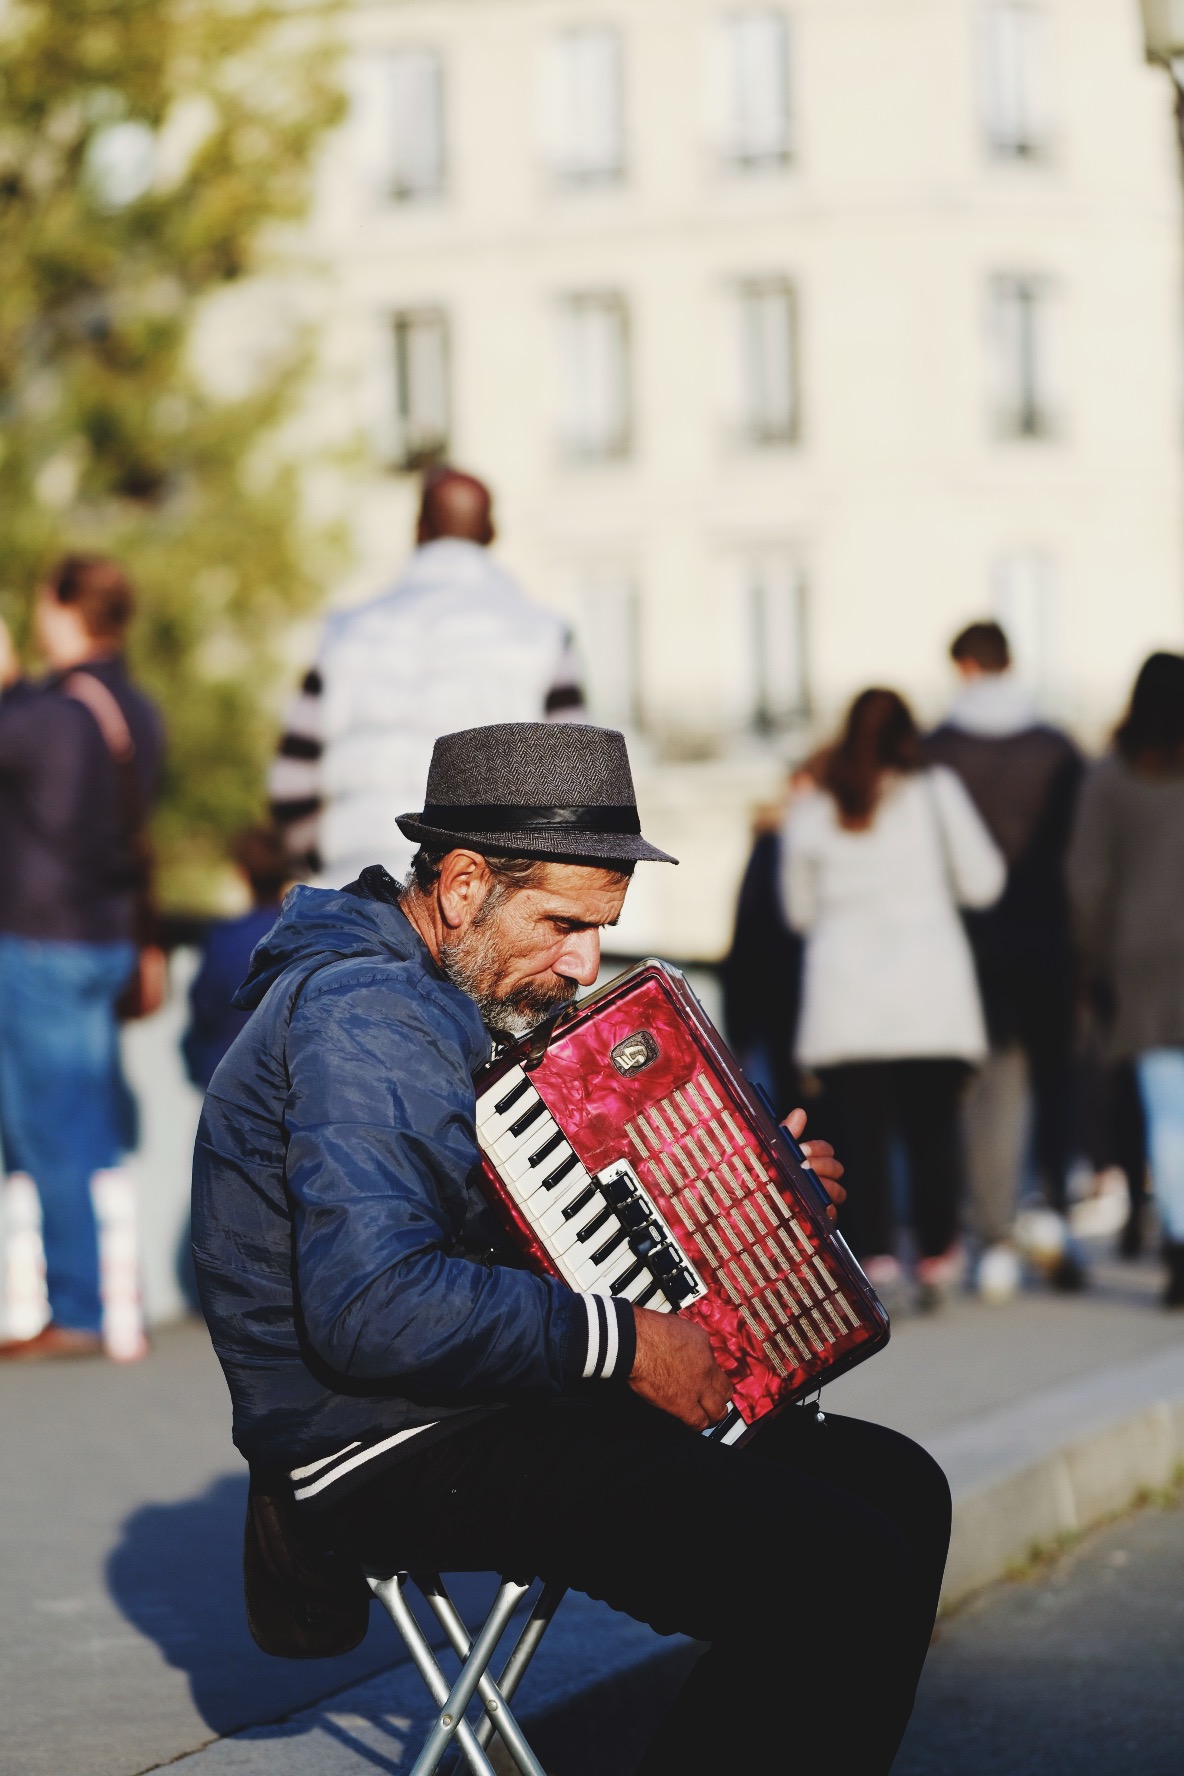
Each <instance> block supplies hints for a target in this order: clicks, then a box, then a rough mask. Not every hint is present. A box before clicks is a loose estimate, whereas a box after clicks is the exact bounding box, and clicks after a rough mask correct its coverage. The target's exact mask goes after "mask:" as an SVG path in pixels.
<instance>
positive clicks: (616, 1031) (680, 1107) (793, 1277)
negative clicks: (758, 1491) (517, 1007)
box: [476, 962, 888, 1428]
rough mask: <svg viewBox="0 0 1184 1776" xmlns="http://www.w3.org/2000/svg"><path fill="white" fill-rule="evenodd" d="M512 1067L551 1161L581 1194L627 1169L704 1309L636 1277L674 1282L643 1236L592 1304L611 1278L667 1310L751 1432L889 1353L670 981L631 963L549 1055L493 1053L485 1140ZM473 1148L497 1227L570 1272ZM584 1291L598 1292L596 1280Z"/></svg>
mask: <svg viewBox="0 0 1184 1776" xmlns="http://www.w3.org/2000/svg"><path fill="white" fill-rule="evenodd" d="M540 1048H541V1052H540ZM518 1069H524V1071H525V1076H526V1079H527V1081H528V1087H532V1088H533V1091H534V1093H537V1096H538V1098H540V1099H541V1100H542V1104H543V1106H545V1110H546V1111H547V1112H549V1113H550V1117H551V1118H553V1120H554V1123H555V1124H556V1125H557V1129H558V1131H559V1132H560V1133H561V1134H562V1136H563V1138H564V1141H565V1142H566V1144H567V1145H566V1147H564V1146H563V1145H562V1143H559V1142H557V1140H556V1138H555V1137H554V1136H552V1138H551V1139H550V1141H549V1142H548V1143H547V1145H548V1147H549V1148H553V1149H556V1150H557V1151H559V1152H567V1151H568V1149H570V1150H571V1152H574V1155H575V1156H576V1158H577V1159H578V1161H579V1162H580V1164H581V1165H582V1167H583V1168H584V1170H585V1171H586V1172H587V1173H588V1174H589V1180H588V1191H591V1190H593V1189H603V1188H604V1186H603V1184H602V1182H601V1181H602V1179H603V1178H604V1176H605V1174H609V1175H610V1176H611V1175H612V1169H613V1168H614V1167H616V1168H617V1171H618V1172H619V1173H620V1174H621V1175H622V1176H625V1175H626V1174H625V1168H622V1167H620V1166H619V1164H618V1162H621V1161H627V1162H628V1166H629V1168H631V1169H630V1171H629V1173H628V1176H629V1177H632V1179H633V1180H634V1185H633V1186H630V1185H629V1183H628V1182H626V1184H625V1185H624V1187H623V1188H624V1189H625V1190H626V1191H628V1190H629V1189H630V1188H635V1186H636V1183H637V1182H640V1185H641V1187H642V1189H641V1191H640V1192H639V1193H638V1197H639V1199H645V1198H648V1199H649V1201H648V1208H652V1209H656V1210H657V1211H658V1215H657V1217H656V1218H654V1220H653V1225H652V1227H651V1232H650V1240H651V1246H652V1237H654V1236H656V1237H658V1238H659V1240H660V1241H664V1242H665V1243H666V1244H669V1241H668V1240H667V1237H666V1236H667V1235H668V1234H672V1235H673V1239H674V1241H675V1242H677V1247H678V1249H679V1252H680V1253H681V1256H682V1258H683V1260H685V1261H689V1265H690V1266H691V1267H692V1269H693V1273H694V1275H695V1277H696V1279H697V1288H696V1293H697V1295H698V1298H697V1299H687V1298H686V1292H687V1281H686V1277H685V1275H684V1277H683V1281H682V1283H681V1284H679V1285H678V1286H677V1287H675V1286H674V1285H667V1284H664V1283H663V1284H660V1283H657V1282H655V1281H654V1280H653V1278H651V1276H650V1274H649V1272H648V1271H646V1270H645V1268H644V1264H645V1262H650V1261H652V1262H654V1263H655V1264H656V1265H661V1264H663V1263H665V1264H666V1265H667V1266H669V1265H670V1263H671V1262H672V1260H671V1258H670V1257H666V1258H665V1259H658V1258H656V1257H655V1258H654V1259H653V1260H645V1261H643V1260H642V1259H641V1258H638V1257H636V1256H635V1254H636V1253H637V1252H639V1251H641V1250H642V1249H643V1248H644V1247H645V1245H646V1240H647V1236H646V1235H645V1234H644V1232H643V1233H642V1234H641V1235H640V1236H639V1235H638V1234H637V1233H635V1232H629V1231H628V1230H626V1231H624V1232H618V1233H616V1235H615V1237H616V1238H617V1240H618V1252H619V1256H618V1257H615V1258H614V1257H610V1258H609V1259H607V1260H606V1261H605V1264H606V1270H605V1276H606V1279H607V1280H606V1281H605V1283H604V1285H603V1292H620V1291H621V1285H622V1279H627V1278H630V1277H635V1279H636V1280H635V1281H630V1282H629V1284H628V1286H629V1289H630V1291H631V1293H630V1295H629V1298H630V1299H633V1300H635V1301H638V1302H639V1303H640V1304H644V1305H656V1306H659V1307H664V1308H669V1307H672V1306H677V1307H678V1310H679V1311H680V1312H682V1313H683V1314H684V1315H686V1316H687V1317H689V1318H691V1319H694V1320H697V1321H698V1322H699V1323H700V1324H701V1325H702V1326H704V1327H705V1329H706V1330H707V1332H708V1335H709V1336H710V1338H711V1341H712V1345H713V1347H714V1350H715V1354H716V1359H717V1361H718V1362H719V1364H720V1366H721V1368H723V1370H724V1371H725V1373H726V1374H727V1375H728V1376H729V1378H730V1380H731V1383H732V1388H733V1397H734V1402H735V1405H736V1407H737V1408H738V1410H739V1412H740V1414H741V1416H742V1417H743V1418H744V1420H745V1421H746V1422H747V1423H748V1424H752V1423H753V1422H754V1421H755V1420H756V1419H758V1418H761V1417H763V1416H765V1415H766V1414H767V1413H769V1412H771V1411H774V1410H775V1409H777V1408H778V1407H781V1406H784V1405H786V1404H788V1403H789V1402H790V1401H792V1400H795V1399H799V1398H801V1397H802V1396H803V1395H806V1394H809V1393H811V1392H812V1391H813V1390H814V1389H815V1388H817V1387H819V1386H821V1385H822V1384H823V1383H824V1382H826V1381H828V1380H830V1379H832V1378H833V1377H834V1376H836V1375H838V1374H840V1373H842V1372H843V1371H844V1370H846V1369H849V1368H851V1367H852V1366H853V1365H854V1364H856V1363H859V1362H862V1361H863V1360H864V1359H865V1358H866V1357H869V1356H871V1355H872V1354H873V1353H874V1352H875V1351H877V1350H880V1349H881V1348H882V1347H883V1345H884V1344H885V1343H886V1342H887V1339H888V1317H887V1315H886V1313H885V1311H884V1309H883V1307H882V1305H881V1303H880V1302H879V1300H878V1299H877V1297H876V1295H875V1292H874V1291H873V1290H872V1288H871V1285H870V1284H869V1283H868V1281H867V1279H866V1278H865V1277H864V1275H863V1272H862V1271H861V1270H860V1268H859V1266H858V1264H857V1263H856V1262H855V1259H854V1258H853V1257H852V1255H851V1253H850V1251H849V1250H848V1248H847V1246H846V1243H845V1242H844V1241H843V1239H842V1238H841V1236H840V1235H839V1234H838V1233H837V1232H836V1231H835V1229H834V1228H833V1227H832V1226H831V1224H830V1223H829V1222H828V1220H827V1219H826V1215H825V1198H824V1196H823V1193H822V1190H821V1186H820V1185H819V1184H818V1182H817V1180H816V1179H814V1178H813V1176H812V1174H810V1173H809V1172H808V1171H807V1170H806V1169H805V1168H804V1167H803V1166H802V1165H801V1164H800V1163H799V1160H798V1158H797V1157H796V1156H795V1154H794V1152H793V1151H792V1145H791V1143H789V1142H787V1141H786V1139H785V1138H784V1137H783V1135H782V1134H781V1132H780V1131H779V1130H778V1128H777V1125H776V1123H775V1122H774V1120H773V1118H772V1116H771V1115H770V1114H769V1113H768V1111H767V1110H766V1109H765V1107H764V1105H763V1104H762V1103H761V1102H760V1100H759V1099H758V1098H757V1097H756V1095H755V1094H754V1093H753V1092H752V1090H751V1088H750V1087H749V1086H748V1084H747V1083H746V1081H745V1080H744V1078H743V1076H742V1075H741V1073H740V1071H739V1069H738V1068H737V1066H736V1064H735V1062H734V1061H733V1059H732V1057H731V1055H730V1054H729V1052H728V1050H727V1048H726V1046H725V1044H724V1042H723V1040H722V1038H721V1037H720V1035H719V1034H718V1032H717V1031H716V1030H715V1029H714V1027H713V1026H712V1024H711V1023H710V1021H709V1019H708V1018H707V1016H706V1014H705V1013H704V1011H703V1009H702V1007H701V1006H700V1005H699V1002H698V1000H697V999H696V998H695V996H694V994H693V993H692V992H691V990H690V988H689V987H688V986H687V984H686V982H685V980H684V979H683V977H682V975H681V974H680V973H679V972H678V971H677V970H675V969H671V968H669V967H668V966H667V965H665V964H663V963H660V962H645V963H642V964H640V965H639V966H638V967H636V968H634V969H631V970H630V971H629V972H628V973H627V974H624V975H621V976H619V977H618V978H617V979H616V980H614V981H612V982H610V983H609V984H608V985H607V986H606V987H604V988H602V989H601V990H600V991H599V992H598V993H596V994H594V995H592V996H591V997H590V998H589V999H586V1000H585V1001H583V1003H582V1004H581V1005H580V1006H579V1007H578V1008H577V1009H576V1010H575V1012H574V1013H573V1014H572V1015H570V1017H569V1018H568V1019H567V1020H566V1021H563V1022H561V1023H560V1024H559V1025H558V1027H557V1028H556V1029H555V1031H554V1032H553V1034H552V1035H551V1037H550V1039H549V1040H548V1041H547V1042H546V1045H545V1047H544V1046H542V1044H541V1043H540V1042H539V1040H538V1039H531V1038H528V1039H526V1040H524V1041H523V1042H521V1043H519V1044H517V1045H515V1046H514V1047H513V1048H511V1049H509V1050H506V1051H504V1052H503V1053H502V1054H501V1055H500V1056H499V1057H498V1058H497V1059H496V1060H495V1061H493V1062H492V1063H491V1064H490V1065H489V1067H487V1068H486V1069H484V1071H483V1072H482V1074H480V1075H479V1076H478V1078H477V1081H476V1085H477V1092H478V1098H479V1114H478V1134H479V1138H480V1137H481V1135H482V1131H481V1113H480V1102H484V1104H485V1105H490V1104H492V1103H494V1102H495V1101H496V1100H495V1098H494V1090H493V1088H495V1087H496V1086H497V1085H498V1083H499V1082H500V1081H504V1080H506V1079H507V1077H508V1076H513V1078H515V1079H518V1078H519V1077H520V1075H519V1073H518V1072H517V1071H516V1070H518ZM518 1089H523V1088H521V1087H519V1088H518ZM530 1101H531V1102H533V1101H534V1100H533V1099H531V1100H530ZM512 1114H513V1112H512V1111H507V1112H506V1113H505V1115H506V1116H510V1115H512ZM536 1114H538V1115H540V1116H541V1115H542V1112H539V1111H537V1110H536ZM487 1120H488V1119H487ZM503 1120H504V1118H503ZM539 1126H540V1127H542V1126H544V1125H543V1124H542V1123H541V1122H540V1125H539ZM545 1126H546V1127H547V1128H548V1129H549V1128H550V1124H549V1122H548V1123H546V1125H545ZM524 1143H525V1137H519V1146H520V1148H521V1147H522V1146H523V1145H524ZM482 1147H483V1150H484V1168H485V1174H486V1182H487V1187H488V1190H489V1193H490V1196H491V1198H492V1199H493V1201H494V1203H495V1205H496V1206H497V1207H498V1209H499V1210H500V1212H501V1213H502V1215H503V1216H504V1218H505V1220H506V1223H507V1225H508V1226H509V1227H510V1229H511V1231H512V1232H513V1233H514V1234H515V1236H516V1237H517V1239H518V1240H519V1241H520V1243H521V1244H522V1245H523V1246H524V1247H525V1249H526V1251H527V1252H528V1253H529V1255H530V1256H531V1258H532V1259H533V1260H534V1262H535V1263H536V1264H538V1265H539V1266H540V1268H542V1269H544V1270H547V1271H550V1272H551V1273H552V1274H557V1275H563V1274H565V1269H564V1265H565V1263H567V1264H569V1266H570V1262H573V1261H574V1260H573V1255H572V1252H569V1253H568V1255H567V1257H566V1258H565V1259H563V1260H560V1259H557V1258H556V1256H555V1255H554V1253H553V1251H552V1250H551V1249H550V1247H549V1244H548V1240H547V1239H545V1238H544V1237H542V1236H541V1235H540V1232H539V1209H540V1204H542V1205H544V1206H545V1204H546V1201H547V1200H548V1196H547V1192H546V1191H545V1190H544V1189H542V1188H538V1187H535V1188H534V1193H533V1195H532V1196H529V1197H528V1193H527V1187H526V1185H525V1184H524V1183H520V1184H516V1185H511V1183H510V1182H509V1180H508V1178H506V1177H503V1175H502V1171H501V1170H499V1162H498V1160H497V1158H496V1156H495V1155H493V1153H492V1152H491V1147H490V1145H489V1144H487V1141H486V1139H485V1138H482ZM526 1163H535V1162H526ZM503 1169H504V1168H503ZM560 1169H562V1168H560ZM539 1175H540V1177H541V1176H542V1175H543V1174H542V1171H541V1170H540V1174H539ZM531 1182H532V1186H533V1185H534V1184H535V1181H534V1180H533V1179H532V1180H531ZM557 1188H562V1186H559V1187H557ZM588 1191H585V1192H584V1193H583V1194H584V1195H587V1194H588ZM595 1206H596V1207H597V1208H599V1207H600V1200H599V1198H598V1199H597V1202H596V1205H595ZM617 1212H621V1211H617ZM644 1212H645V1211H644V1210H643V1209H642V1208H640V1207H639V1208H637V1209H636V1211H635V1214H636V1215H637V1216H641V1215H642V1214H643V1213H644ZM554 1218H555V1217H554V1216H552V1220H554ZM598 1220H599V1221H601V1222H602V1223H603V1224H604V1226H605V1227H607V1229H608V1231H609V1232H610V1234H612V1232H613V1230H614V1229H615V1228H616V1226H617V1223H616V1221H615V1219H614V1212H613V1211H611V1210H609V1211H607V1213H606V1212H602V1213H601V1214H600V1215H599V1216H598ZM659 1224H660V1225H659ZM597 1237H598V1238H599V1234H598V1236H597ZM573 1250H574V1249H573ZM585 1268H586V1266H585ZM614 1271H615V1273H616V1283H617V1287H616V1289H615V1290H614V1289H613V1285H612V1280H611V1278H612V1273H613V1272H614ZM643 1285H644V1288H643ZM581 1286H585V1287H587V1286H591V1287H593V1288H595V1289H601V1288H602V1284H601V1283H600V1281H599V1280H598V1281H595V1282H592V1283H591V1285H589V1284H588V1283H586V1282H582V1283H581ZM700 1289H701V1292H699V1291H700ZM663 1290H665V1291H666V1295H664V1294H663ZM639 1291H641V1292H640V1293H639ZM646 1291H648V1293H647V1292H646ZM680 1292H681V1293H682V1294H683V1300H682V1301H681V1302H680V1300H679V1294H680ZM666 1296H668V1298H666ZM737 1428H739V1427H737Z"/></svg>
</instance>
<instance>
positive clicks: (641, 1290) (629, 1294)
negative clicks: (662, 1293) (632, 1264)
mask: <svg viewBox="0 0 1184 1776" xmlns="http://www.w3.org/2000/svg"><path fill="white" fill-rule="evenodd" d="M613 1280H614V1282H615V1281H616V1278H615V1277H614V1279H613ZM653 1280H654V1279H653V1277H652V1276H651V1275H650V1273H649V1271H648V1270H647V1269H646V1268H645V1266H644V1265H643V1266H642V1269H641V1271H640V1272H639V1274H638V1275H637V1276H635V1277H634V1279H633V1281H632V1282H631V1283H627V1284H626V1286H625V1287H624V1288H623V1289H622V1290H621V1295H620V1299H621V1300H622V1301H636V1300H637V1297H638V1296H639V1295H644V1294H645V1291H646V1290H647V1289H648V1288H649V1286H650V1284H651V1283H652V1282H653Z"/></svg>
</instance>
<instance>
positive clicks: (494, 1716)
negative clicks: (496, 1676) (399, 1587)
mask: <svg viewBox="0 0 1184 1776" xmlns="http://www.w3.org/2000/svg"><path fill="white" fill-rule="evenodd" d="M416 1583H417V1584H418V1585H419V1588H420V1590H421V1591H422V1592H423V1594H424V1596H425V1597H426V1598H427V1600H428V1603H429V1604H430V1605H431V1607H432V1609H433V1610H434V1611H435V1613H436V1616H437V1619H438V1620H439V1622H440V1625H441V1627H442V1628H443V1629H444V1632H445V1633H446V1634H447V1636H448V1638H449V1640H450V1641H451V1642H452V1647H453V1651H454V1652H455V1653H456V1654H457V1656H458V1658H461V1659H467V1658H468V1657H469V1656H470V1646H471V1641H470V1637H469V1633H468V1630H467V1629H466V1627H465V1625H464V1622H463V1621H462V1620H461V1617H460V1615H459V1614H458V1612H457V1609H456V1606H455V1604H454V1603H453V1601H452V1599H451V1597H449V1595H448V1592H447V1590H446V1589H445V1587H444V1584H443V1583H442V1581H441V1579H440V1578H439V1575H438V1574H435V1573H433V1574H432V1575H431V1576H430V1577H425V1578H423V1579H418V1578H417V1579H416ZM507 1583H508V1581H507ZM563 1589H564V1588H563V1587H554V1586H552V1587H549V1588H544V1593H543V1596H542V1597H541V1598H540V1599H539V1602H538V1603H537V1604H536V1605H535V1608H534V1610H532V1611H531V1614H530V1617H529V1618H528V1620H527V1622H526V1625H525V1627H524V1628H523V1630H522V1633H521V1634H520V1635H519V1637H518V1641H517V1643H516V1645H515V1647H514V1650H513V1652H512V1653H511V1654H510V1657H509V1659H508V1661H507V1663H506V1668H505V1671H504V1672H503V1673H502V1678H501V1681H500V1683H495V1682H494V1680H493V1678H492V1677H490V1675H489V1672H488V1670H485V1671H483V1672H482V1675H481V1676H480V1677H479V1678H478V1680H477V1694H478V1695H479V1696H480V1698H481V1701H482V1703H483V1705H484V1708H485V1717H484V1719H483V1720H481V1721H479V1722H478V1725H477V1733H476V1737H477V1743H478V1744H479V1745H488V1743H489V1741H490V1739H491V1738H492V1737H493V1734H494V1733H495V1732H496V1733H498V1734H500V1736H501V1739H502V1743H503V1744H504V1745H505V1747H506V1750H507V1751H508V1752H509V1754H510V1756H511V1757H512V1758H513V1760H514V1762H515V1763H516V1764H517V1766H518V1768H519V1770H521V1771H522V1776H545V1773H544V1771H543V1769H542V1766H541V1765H540V1764H539V1761H538V1759H537V1758H536V1757H535V1755H534V1753H533V1752H532V1751H531V1749H530V1746H529V1745H528V1744H527V1742H526V1739H525V1737H524V1735H523V1732H522V1729H521V1728H520V1727H519V1725H518V1722H517V1721H516V1720H515V1719H514V1716H513V1714H512V1713H511V1712H510V1708H509V1701H510V1697H511V1696H512V1695H513V1694H514V1691H515V1689H516V1688H517V1687H518V1684H519V1682H520V1681H521V1679H522V1675H523V1673H524V1672H525V1670H526V1668H527V1666H528V1665H529V1663H530V1661H531V1658H532V1657H533V1655H534V1652H535V1649H536V1648H537V1646H538V1644H539V1641H540V1640H541V1639H542V1637H543V1634H544V1632H545V1631H546V1628H547V1624H548V1623H549V1622H550V1620H551V1617H552V1616H553V1615H554V1613H555V1610H556V1608H557V1606H558V1604H559V1600H560V1598H561V1597H562V1596H563ZM518 1594H519V1596H523V1595H524V1594H525V1593H524V1591H523V1590H522V1589H521V1588H519V1593H518ZM491 1657H492V1655H491ZM507 1679H508V1682H507Z"/></svg>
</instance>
